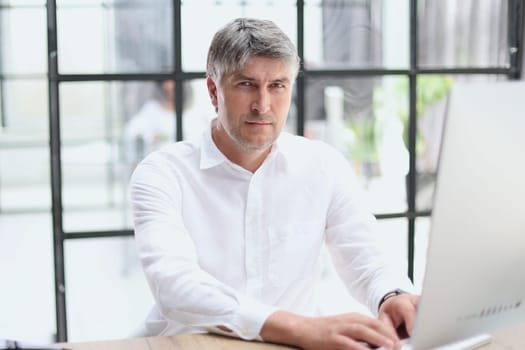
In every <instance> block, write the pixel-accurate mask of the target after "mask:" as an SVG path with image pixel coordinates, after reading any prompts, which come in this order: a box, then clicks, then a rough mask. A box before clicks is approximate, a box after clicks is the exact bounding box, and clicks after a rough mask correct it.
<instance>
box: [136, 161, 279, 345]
mask: <svg viewBox="0 0 525 350" xmlns="http://www.w3.org/2000/svg"><path fill="white" fill-rule="evenodd" d="M130 195H131V202H132V207H133V217H134V224H135V240H136V243H137V250H138V254H139V258H140V260H141V263H142V267H143V270H144V273H145V276H146V279H147V281H148V283H149V286H150V290H151V291H152V294H153V297H154V299H155V301H156V304H157V306H158V308H159V310H160V313H161V315H162V316H164V317H165V318H167V319H168V320H172V321H175V322H177V323H178V324H181V325H184V326H186V327H188V328H194V329H200V330H201V331H204V332H207V331H211V332H220V331H221V330H224V329H226V328H227V329H229V330H231V331H232V332H233V333H232V335H235V336H237V337H240V338H244V339H257V338H258V337H259V332H260V329H261V327H262V325H263V323H264V321H265V320H266V319H267V318H268V316H269V315H270V314H271V313H273V312H274V311H275V310H276V308H275V307H272V306H269V305H265V304H263V303H260V302H258V301H257V300H254V299H253V298H250V297H248V296H245V295H242V294H240V293H238V292H237V291H235V290H234V289H233V288H231V287H229V286H227V285H226V284H224V283H221V282H220V281H219V280H217V279H216V278H214V277H213V276H211V275H210V274H208V273H207V272H205V271H204V270H203V269H202V268H201V267H200V265H199V261H198V254H197V250H196V247H195V245H194V243H193V240H192V239H191V237H190V235H189V234H188V232H187V231H186V228H185V226H184V222H183V219H182V214H181V213H182V209H181V206H182V204H181V190H180V188H179V185H178V184H177V181H176V178H174V177H173V176H170V174H167V173H165V172H164V171H163V169H159V168H158V167H156V166H155V165H154V164H150V163H148V162H146V163H144V162H143V163H142V164H141V165H139V167H138V168H137V170H136V171H135V173H134V174H133V177H132V180H131V184H130ZM218 326H224V327H225V328H224V327H221V328H219V327H218Z"/></svg>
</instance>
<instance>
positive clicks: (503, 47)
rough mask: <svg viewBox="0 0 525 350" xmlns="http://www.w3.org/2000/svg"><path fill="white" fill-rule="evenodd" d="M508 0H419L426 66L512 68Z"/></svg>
mask: <svg viewBox="0 0 525 350" xmlns="http://www.w3.org/2000/svg"><path fill="white" fill-rule="evenodd" d="M507 6H508V1H507V0H463V1H456V0H425V1H421V0H420V1H418V7H419V8H418V26H419V29H418V49H419V51H418V60H419V64H420V66H422V67H469V66H470V67H487V66H496V67H508V66H509V64H510V58H509V52H510V50H509V47H508V25H509V23H508V9H507Z"/></svg>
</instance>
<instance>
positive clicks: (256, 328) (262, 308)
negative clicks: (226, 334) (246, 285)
mask: <svg viewBox="0 0 525 350" xmlns="http://www.w3.org/2000/svg"><path fill="white" fill-rule="evenodd" d="M238 301H239V310H238V312H237V313H235V315H234V316H233V318H232V320H231V322H232V324H231V325H229V326H230V327H229V328H231V329H232V330H233V331H234V333H236V334H237V336H238V337H239V338H242V339H245V340H258V341H262V338H261V336H260V333H261V329H262V327H263V325H264V322H266V319H268V317H270V315H271V314H273V313H274V312H275V311H277V310H278V308H276V307H275V306H270V305H266V304H263V303H261V302H259V301H256V300H255V299H252V298H250V297H247V296H239V297H238ZM227 326H228V325H227Z"/></svg>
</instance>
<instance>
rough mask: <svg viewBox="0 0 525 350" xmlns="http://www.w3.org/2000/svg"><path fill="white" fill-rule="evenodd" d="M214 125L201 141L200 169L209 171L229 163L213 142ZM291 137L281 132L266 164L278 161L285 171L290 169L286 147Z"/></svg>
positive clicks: (208, 129)
mask: <svg viewBox="0 0 525 350" xmlns="http://www.w3.org/2000/svg"><path fill="white" fill-rule="evenodd" d="M211 125H212V123H210V125H209V127H208V128H207V129H206V131H205V132H204V133H203V135H202V139H201V159H200V168H201V169H209V168H213V167H215V166H218V165H220V164H222V163H226V162H229V160H228V158H226V156H225V155H224V154H222V152H221V151H220V150H219V149H218V148H217V145H215V142H213V139H212V136H211V128H212V126H211ZM289 137H290V135H289V134H288V133H286V132H281V134H280V135H279V137H278V138H277V140H275V142H274V144H273V146H272V150H271V152H270V154H268V157H267V158H266V160H265V162H266V161H268V160H271V159H276V160H277V161H278V162H279V165H280V166H282V167H283V170H285V171H286V170H287V169H288V164H289V159H290V154H289V152H286V147H285V145H286V144H287V142H286V140H287V139H288V138H289Z"/></svg>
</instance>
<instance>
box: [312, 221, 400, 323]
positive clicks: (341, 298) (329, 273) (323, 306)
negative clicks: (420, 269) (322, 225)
mask: <svg viewBox="0 0 525 350" xmlns="http://www.w3.org/2000/svg"><path fill="white" fill-rule="evenodd" d="M407 232H408V226H407V220H406V219H390V220H379V221H378V224H377V232H376V234H377V239H378V243H379V248H380V249H381V250H383V251H384V252H385V255H386V259H387V260H388V261H389V263H390V264H391V266H393V267H394V268H395V269H396V270H397V271H399V272H400V273H401V274H406V273H407ZM323 254H324V255H323V264H324V268H323V273H322V277H321V282H320V285H319V290H318V295H319V303H320V312H321V313H322V314H325V315H330V314H340V313H342V312H361V313H363V314H367V315H370V316H372V313H371V312H370V310H368V308H367V307H366V306H364V305H363V304H361V303H359V302H358V301H357V300H355V299H354V298H353V297H352V296H351V294H350V293H349V292H348V291H347V289H346V287H345V286H344V284H343V282H342V280H341V279H340V278H339V276H338V275H337V272H336V271H335V268H334V266H333V264H332V262H331V260H330V256H329V255H328V253H327V251H323Z"/></svg>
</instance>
